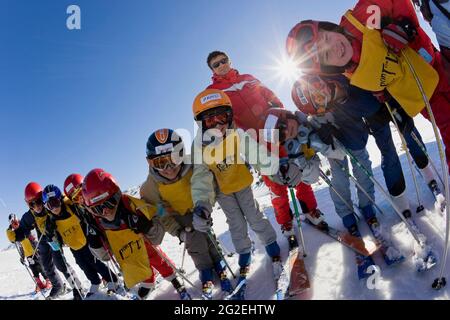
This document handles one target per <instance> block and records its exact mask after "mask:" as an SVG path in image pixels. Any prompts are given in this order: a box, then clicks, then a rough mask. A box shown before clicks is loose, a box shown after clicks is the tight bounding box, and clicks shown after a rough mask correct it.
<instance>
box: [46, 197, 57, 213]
mask: <svg viewBox="0 0 450 320" xmlns="http://www.w3.org/2000/svg"><path fill="white" fill-rule="evenodd" d="M44 206H45V208H47V209H48V210H53V209H56V208H60V207H61V200H60V199H58V198H54V197H53V198H49V199H48V201H47V202H46V203H45V204H44Z"/></svg>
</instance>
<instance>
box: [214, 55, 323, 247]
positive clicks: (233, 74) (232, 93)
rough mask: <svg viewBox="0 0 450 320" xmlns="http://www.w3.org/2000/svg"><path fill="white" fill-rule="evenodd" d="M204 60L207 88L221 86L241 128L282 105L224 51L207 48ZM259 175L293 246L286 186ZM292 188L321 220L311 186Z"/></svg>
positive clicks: (316, 219) (315, 218)
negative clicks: (209, 75) (208, 74)
mask: <svg viewBox="0 0 450 320" xmlns="http://www.w3.org/2000/svg"><path fill="white" fill-rule="evenodd" d="M207 64H208V67H209V68H210V69H211V70H212V72H213V77H212V84H211V85H210V86H209V87H208V89H219V90H222V91H224V92H225V93H226V94H227V95H228V96H229V97H230V100H231V102H232V104H233V120H234V123H235V125H236V127H238V128H241V129H243V130H248V129H256V130H257V129H258V128H259V126H260V124H261V119H264V117H265V114H266V112H267V110H269V109H270V108H273V107H278V108H283V104H282V103H281V101H280V99H278V97H277V96H276V95H275V94H274V93H273V92H272V91H271V90H270V89H268V88H267V87H265V86H264V85H263V84H262V83H261V82H260V81H259V80H258V79H256V78H255V77H254V76H252V75H250V74H240V73H239V72H238V71H237V70H236V69H233V68H232V67H231V61H230V59H229V57H228V56H227V54H226V53H224V52H221V51H213V52H211V53H210V54H209V55H208V58H207ZM279 153H280V154H284V153H285V150H283V148H282V149H281V150H280V151H279ZM262 176H263V180H264V182H265V184H266V185H267V187H268V188H269V189H270V192H271V196H272V205H273V207H274V210H275V216H276V220H277V222H278V224H279V225H280V226H281V230H282V232H283V234H284V235H285V237H286V238H287V240H288V242H289V246H290V248H294V247H296V246H297V245H298V244H297V239H296V237H295V233H294V231H293V230H294V229H293V228H292V220H293V214H292V211H291V208H290V206H289V197H288V190H287V186H284V185H280V184H277V183H275V182H274V181H272V180H271V179H269V178H268V177H267V176H266V175H262ZM295 190H296V197H297V199H298V200H299V202H300V205H301V208H302V211H303V212H304V213H305V214H306V216H307V217H308V218H309V219H310V220H311V221H312V222H313V223H314V224H318V223H320V221H322V220H323V219H322V218H321V217H322V214H321V212H320V210H319V209H318V208H317V201H316V198H315V196H314V192H313V190H312V188H311V186H309V185H307V184H304V183H300V184H299V185H297V186H296V187H295Z"/></svg>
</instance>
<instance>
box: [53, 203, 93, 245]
mask: <svg viewBox="0 0 450 320" xmlns="http://www.w3.org/2000/svg"><path fill="white" fill-rule="evenodd" d="M67 211H68V212H69V214H70V218H67V219H64V220H56V221H55V223H56V230H57V231H58V233H59V234H60V235H61V238H62V239H63V242H64V243H65V244H67V245H68V246H69V247H70V248H71V249H73V250H80V249H81V248H83V247H84V246H85V245H86V243H87V241H86V236H85V235H84V233H83V230H82V229H81V225H80V220H79V219H78V217H77V216H75V215H74V214H73V213H71V212H70V211H69V209H68V208H67Z"/></svg>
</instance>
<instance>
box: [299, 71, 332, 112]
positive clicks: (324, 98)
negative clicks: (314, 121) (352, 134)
mask: <svg viewBox="0 0 450 320" xmlns="http://www.w3.org/2000/svg"><path fill="white" fill-rule="evenodd" d="M335 89H336V83H335V81H333V80H331V79H326V78H324V77H321V76H319V75H308V74H304V75H302V76H301V77H300V78H299V79H298V80H297V81H296V82H295V83H294V85H293V86H292V91H291V96H292V100H293V101H294V103H295V105H296V106H297V108H298V109H299V110H300V111H302V112H304V113H306V114H320V113H325V112H326V111H327V110H328V109H330V108H331V105H332V104H333V100H334V96H335Z"/></svg>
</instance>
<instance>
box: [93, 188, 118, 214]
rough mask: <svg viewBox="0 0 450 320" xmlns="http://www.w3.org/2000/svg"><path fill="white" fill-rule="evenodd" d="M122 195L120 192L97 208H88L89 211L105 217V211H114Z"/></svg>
mask: <svg viewBox="0 0 450 320" xmlns="http://www.w3.org/2000/svg"><path fill="white" fill-rule="evenodd" d="M120 197H121V194H120V192H116V193H115V194H114V195H113V196H112V197H111V198H109V199H108V200H106V201H104V202H103V203H101V204H99V205H96V206H90V207H88V209H89V211H91V212H92V213H93V214H95V215H97V216H104V214H103V211H104V210H105V209H110V210H112V209H114V208H115V207H116V206H117V205H118V204H119V201H120Z"/></svg>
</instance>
